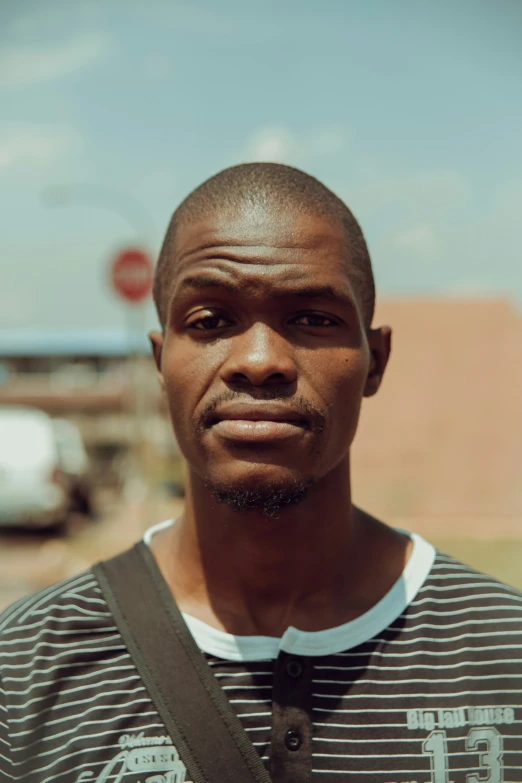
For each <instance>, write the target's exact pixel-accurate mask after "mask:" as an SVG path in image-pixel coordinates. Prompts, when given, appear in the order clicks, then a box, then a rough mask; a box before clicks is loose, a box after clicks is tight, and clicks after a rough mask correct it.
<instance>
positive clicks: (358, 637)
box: [143, 519, 435, 661]
mask: <svg viewBox="0 0 522 783" xmlns="http://www.w3.org/2000/svg"><path fill="white" fill-rule="evenodd" d="M173 523H174V520H173V519H167V520H165V521H164V522H160V523H158V524H157V525H153V526H152V527H150V528H149V529H148V530H147V531H146V533H145V535H144V536H143V540H144V542H145V543H146V544H147V545H149V546H150V543H151V540H152V537H153V535H154V534H155V533H157V532H159V531H160V530H164V529H165V528H167V527H170V525H172V524H173ZM401 532H404V533H406V535H408V536H410V538H411V539H412V541H413V549H412V552H411V554H410V557H409V559H408V562H407V563H406V566H405V567H404V571H403V572H402V574H401V575H400V577H399V578H398V579H397V581H396V582H395V584H394V585H393V586H392V587H391V588H390V589H389V590H388V592H387V593H386V595H384V596H383V597H382V598H381V600H380V601H378V603H376V604H375V606H372V608H371V609H369V610H368V611H367V612H365V613H364V614H362V615H361V616H360V617H356V618H355V620H350V622H348V623H343V625H338V626H336V627H335V628H328V629H326V630H324V631H300V630H299V629H298V628H294V627H293V626H290V627H289V628H287V629H286V631H285V632H284V634H283V635H282V636H281V637H280V638H279V637H274V636H234V635H233V634H230V633H226V632H225V631H220V630H219V629H217V628H213V627H212V626H211V625H208V624H207V623H204V622H203V621H202V620H198V619H197V618H196V617H192V616H191V615H189V614H185V612H183V618H184V620H185V622H186V623H187V625H188V627H189V629H190V632H191V633H192V635H193V637H194V639H195V640H196V643H197V645H198V647H199V648H200V649H201V650H203V651H204V652H206V653H208V654H209V655H215V656H217V657H218V658H223V659H225V660H229V661H260V660H267V659H268V660H270V659H275V658H277V656H278V655H279V652H280V651H281V650H282V651H284V652H286V653H291V654H293V655H335V654H336V653H340V652H344V651H345V650H349V649H351V648H352V647H357V645H359V644H363V642H366V641H368V640H369V639H372V638H373V637H374V636H377V635H378V634H379V633H381V631H383V630H384V629H385V628H387V627H388V626H389V625H390V624H391V623H392V622H393V621H394V620H396V619H397V617H399V615H401V614H402V612H403V611H404V610H405V609H406V607H407V606H408V605H409V604H410V603H411V601H412V600H413V599H414V598H415V596H416V595H417V593H418V592H419V590H420V588H421V587H422V585H423V584H424V581H425V580H426V577H427V576H428V574H429V572H430V570H431V567H432V565H433V561H434V559H435V549H434V548H433V546H432V545H431V544H429V543H428V542H427V541H425V540H424V539H423V538H422V537H421V536H418V535H417V534H416V533H408V532H406V531H401Z"/></svg>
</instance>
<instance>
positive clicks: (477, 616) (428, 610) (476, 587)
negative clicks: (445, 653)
mask: <svg viewBox="0 0 522 783" xmlns="http://www.w3.org/2000/svg"><path fill="white" fill-rule="evenodd" d="M405 618H407V625H408V626H409V627H410V630H411V631H415V632H417V633H419V634H426V635H427V636H432V635H433V634H437V635H439V634H440V635H442V636H443V637H445V638H446V639H447V640H448V641H449V640H450V639H453V640H454V641H455V643H457V641H462V642H463V640H465V639H467V640H468V641H469V640H470V638H471V637H475V638H476V639H477V640H486V639H488V638H489V639H490V641H491V642H492V640H493V638H494V637H495V639H496V643H498V644H502V645H504V644H508V645H512V646H513V647H516V648H517V649H518V650H519V651H520V653H521V654H522V593H521V592H520V591H518V590H516V589H515V588H514V587H509V586H508V585H506V584H503V583H502V582H501V581H499V580H498V579H495V578H494V577H492V576H488V575H487V574H484V573H482V572H480V571H477V570H476V569H474V568H472V567H470V566H468V565H465V564H464V563H461V562H459V561H458V560H455V559H454V558H453V557H450V556H449V555H446V554H444V553H443V552H439V551H437V552H436V554H435V559H434V562H433V565H432V567H431V570H430V572H429V573H428V575H427V577H426V579H425V581H424V583H423V585H422V587H421V588H420V590H419V591H418V593H417V595H416V596H415V598H414V599H413V601H412V602H411V603H410V605H409V607H408V610H407V612H406V613H405ZM481 643H482V642H481ZM492 643H493V642H492Z"/></svg>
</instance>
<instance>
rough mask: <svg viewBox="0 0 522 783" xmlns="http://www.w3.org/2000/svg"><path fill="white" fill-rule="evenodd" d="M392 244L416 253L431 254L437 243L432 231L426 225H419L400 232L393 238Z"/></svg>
mask: <svg viewBox="0 0 522 783" xmlns="http://www.w3.org/2000/svg"><path fill="white" fill-rule="evenodd" d="M392 244H393V245H395V246H396V247H400V248H405V249H406V250H413V251H415V252H416V253H433V251H434V250H435V248H436V245H437V241H436V238H435V234H434V233H433V230H432V229H431V228H430V227H429V226H427V225H421V226H413V227H412V228H408V229H406V230H405V231H400V232H399V233H398V234H396V235H395V236H394V237H393V240H392Z"/></svg>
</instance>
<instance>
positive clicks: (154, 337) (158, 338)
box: [149, 331, 165, 394]
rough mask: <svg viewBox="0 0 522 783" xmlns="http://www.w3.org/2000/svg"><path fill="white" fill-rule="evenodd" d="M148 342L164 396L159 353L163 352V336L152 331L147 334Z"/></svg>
mask: <svg viewBox="0 0 522 783" xmlns="http://www.w3.org/2000/svg"><path fill="white" fill-rule="evenodd" d="M149 340H150V344H151V347H152V355H153V356H154V363H155V365H156V375H157V378H158V381H159V385H160V387H161V391H162V393H163V394H165V380H164V378H163V372H162V369H161V353H162V351H163V334H162V333H161V332H157V331H153V332H149Z"/></svg>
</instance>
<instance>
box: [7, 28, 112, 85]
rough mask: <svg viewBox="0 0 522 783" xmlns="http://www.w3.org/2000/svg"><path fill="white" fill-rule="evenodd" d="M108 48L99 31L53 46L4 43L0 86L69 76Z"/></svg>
mask: <svg viewBox="0 0 522 783" xmlns="http://www.w3.org/2000/svg"><path fill="white" fill-rule="evenodd" d="M108 48H109V46H108V39H107V36H106V35H104V34H101V33H93V34H90V35H83V36H79V37H77V38H73V39H71V40H69V41H65V42H64V43H62V44H57V45H54V46H34V45H32V46H28V45H22V44H19V45H17V46H5V47H3V48H2V49H0V87H3V88H17V87H29V86H32V85H34V84H40V83H42V82H46V81H52V80H54V79H59V78H61V77H64V76H68V75H69V74H71V73H75V72H77V71H80V70H82V69H83V68H87V67H88V66H90V65H93V64H94V63H96V62H98V61H99V60H101V59H102V58H103V57H104V56H105V54H106V53H107V51H108Z"/></svg>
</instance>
